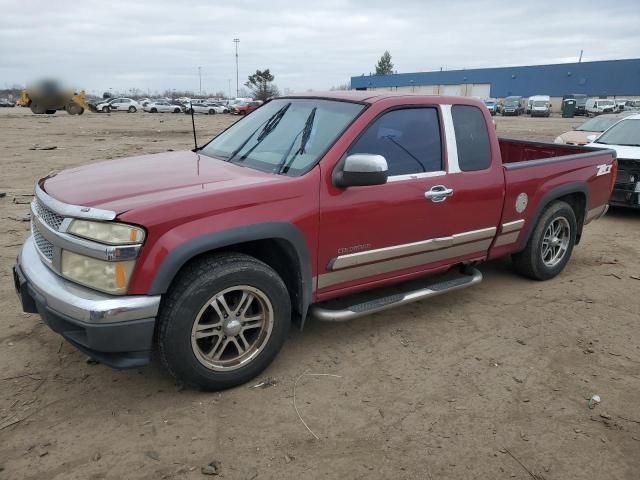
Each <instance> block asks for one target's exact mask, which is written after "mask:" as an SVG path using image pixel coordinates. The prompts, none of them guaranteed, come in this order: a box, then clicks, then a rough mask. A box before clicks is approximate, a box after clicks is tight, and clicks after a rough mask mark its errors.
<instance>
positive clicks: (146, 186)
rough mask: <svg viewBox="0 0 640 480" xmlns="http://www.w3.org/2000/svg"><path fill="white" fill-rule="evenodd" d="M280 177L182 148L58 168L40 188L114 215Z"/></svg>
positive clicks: (75, 203) (274, 179) (277, 179)
mask: <svg viewBox="0 0 640 480" xmlns="http://www.w3.org/2000/svg"><path fill="white" fill-rule="evenodd" d="M282 178H283V177H281V176H278V175H272V174H269V173H264V172H259V171H257V170H253V169H250V168H245V167H241V166H238V165H234V164H230V163H227V162H223V161H221V160H217V159H214V158H211V157H207V156H205V155H199V154H197V153H194V152H192V151H188V150H187V151H180V152H167V153H159V154H154V155H143V156H138V157H128V158H122V159H118V160H110V161H106V162H99V163H94V164H91V165H85V166H82V167H78V168H72V169H69V170H64V171H62V172H59V173H54V174H51V175H49V176H48V177H46V178H45V179H44V184H43V185H42V188H43V189H44V190H45V191H46V192H47V193H48V194H49V195H50V196H52V197H53V198H55V199H57V200H59V201H61V202H64V203H69V204H73V205H81V206H86V207H93V208H102V209H106V210H112V211H115V212H116V213H117V214H120V213H123V212H125V211H128V210H131V209H134V208H137V207H142V206H147V205H150V204H159V203H162V202H166V201H168V200H171V199H175V198H179V197H185V196H191V195H196V194H202V193H203V192H210V191H213V190H216V191H218V190H219V191H224V190H228V189H235V188H241V187H247V186H249V185H256V184H264V183H269V182H278V181H282Z"/></svg>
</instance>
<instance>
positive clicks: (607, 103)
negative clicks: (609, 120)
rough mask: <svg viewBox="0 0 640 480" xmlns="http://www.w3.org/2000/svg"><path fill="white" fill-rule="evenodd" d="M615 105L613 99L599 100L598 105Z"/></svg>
mask: <svg viewBox="0 0 640 480" xmlns="http://www.w3.org/2000/svg"><path fill="white" fill-rule="evenodd" d="M611 105H613V101H611V100H598V106H600V107H608V106H611Z"/></svg>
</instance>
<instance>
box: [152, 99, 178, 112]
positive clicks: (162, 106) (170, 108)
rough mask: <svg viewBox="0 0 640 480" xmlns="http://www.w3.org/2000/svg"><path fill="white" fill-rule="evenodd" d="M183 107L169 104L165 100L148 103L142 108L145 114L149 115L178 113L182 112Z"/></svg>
mask: <svg viewBox="0 0 640 480" xmlns="http://www.w3.org/2000/svg"><path fill="white" fill-rule="evenodd" d="M183 108H184V107H182V106H181V105H179V104H177V103H171V102H169V101H167V100H156V101H155V102H150V103H148V104H147V105H146V106H145V107H144V109H143V110H144V111H145V112H149V113H166V112H171V113H180V112H182V110H183Z"/></svg>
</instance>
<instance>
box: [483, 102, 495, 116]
mask: <svg viewBox="0 0 640 480" xmlns="http://www.w3.org/2000/svg"><path fill="white" fill-rule="evenodd" d="M484 104H485V106H486V107H487V109H488V110H489V113H490V114H491V115H492V116H493V115H495V114H496V113H498V102H497V101H496V99H495V98H487V99H486V100H484Z"/></svg>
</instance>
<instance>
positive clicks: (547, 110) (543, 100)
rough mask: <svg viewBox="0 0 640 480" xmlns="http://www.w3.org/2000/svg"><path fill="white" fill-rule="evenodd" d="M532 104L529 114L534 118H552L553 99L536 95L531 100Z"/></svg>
mask: <svg viewBox="0 0 640 480" xmlns="http://www.w3.org/2000/svg"><path fill="white" fill-rule="evenodd" d="M529 102H530V104H531V107H530V111H529V113H530V114H531V116H532V117H549V116H551V97H550V96H549V95H534V96H532V97H530V98H529Z"/></svg>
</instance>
